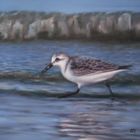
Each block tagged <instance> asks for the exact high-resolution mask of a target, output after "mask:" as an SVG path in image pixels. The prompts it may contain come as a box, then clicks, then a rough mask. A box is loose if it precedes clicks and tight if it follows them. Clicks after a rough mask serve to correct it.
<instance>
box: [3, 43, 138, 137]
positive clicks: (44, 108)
mask: <svg viewBox="0 0 140 140" xmlns="http://www.w3.org/2000/svg"><path fill="white" fill-rule="evenodd" d="M0 50H1V51H0V66H1V67H0V139H1V140H19V139H20V140H22V139H30V140H46V139H60V140H65V139H67V140H93V139H96V140H104V139H106V140H108V139H110V140H112V139H115V140H117V139H124V140H128V139H130V140H134V139H137V140H138V139H139V137H140V125H139V123H140V120H139V118H140V108H139V107H140V61H139V60H140V43H111V42H110V43H93V42H80V41H33V42H19V43H0ZM56 52H66V53H68V54H70V55H89V56H92V57H96V58H100V59H104V60H106V61H109V62H112V63H116V64H120V65H121V64H132V65H133V67H132V69H131V70H129V71H128V72H126V73H122V74H120V75H118V76H117V77H116V78H114V79H113V80H112V84H113V86H112V89H113V91H114V93H115V95H116V99H115V100H111V99H110V98H109V93H108V91H107V89H106V88H105V87H104V85H102V84H100V85H93V86H91V87H85V88H83V89H82V90H81V92H80V94H79V95H77V96H74V97H70V98H65V99H59V98H57V97H56V96H57V95H60V94H66V92H68V91H74V90H75V85H74V84H72V83H69V82H68V81H66V80H65V79H63V78H62V76H61V74H60V73H59V70H58V69H57V68H56V69H55V68H53V69H52V70H50V71H49V73H48V74H46V75H44V76H43V77H40V76H39V75H38V73H39V72H40V71H41V70H42V69H43V68H44V66H45V64H46V63H48V62H49V61H50V59H51V56H52V54H53V53H56Z"/></svg>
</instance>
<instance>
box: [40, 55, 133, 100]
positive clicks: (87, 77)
mask: <svg viewBox="0 0 140 140" xmlns="http://www.w3.org/2000/svg"><path fill="white" fill-rule="evenodd" d="M52 66H58V67H59V68H60V71H61V73H62V75H63V76H64V78H66V79H67V80H69V81H71V82H73V83H76V84H77V90H76V91H75V92H73V93H71V94H66V95H63V97H68V96H71V95H75V94H77V93H79V91H80V88H81V87H83V86H85V85H90V84H96V83H100V82H104V83H105V85H106V87H107V88H108V90H109V92H110V94H111V95H112V96H113V92H112V90H111V87H110V85H109V84H108V83H107V82H106V81H107V80H108V79H110V78H112V77H113V76H114V75H116V74H117V73H120V72H122V71H126V70H127V69H128V68H129V67H130V66H131V65H125V66H118V65H115V64H111V63H107V62H104V61H101V60H99V59H94V58H88V57H83V56H69V55H66V54H64V53H59V54H54V55H53V56H52V59H51V63H50V64H48V65H47V66H46V67H45V68H44V69H43V70H42V71H41V73H45V72H46V71H47V70H49V69H50V68H51V67H52Z"/></svg>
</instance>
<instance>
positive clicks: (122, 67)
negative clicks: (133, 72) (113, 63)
mask: <svg viewBox="0 0 140 140" xmlns="http://www.w3.org/2000/svg"><path fill="white" fill-rule="evenodd" d="M131 67H132V65H124V66H119V68H118V69H119V70H120V69H129V68H131Z"/></svg>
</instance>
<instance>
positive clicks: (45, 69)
mask: <svg viewBox="0 0 140 140" xmlns="http://www.w3.org/2000/svg"><path fill="white" fill-rule="evenodd" d="M52 66H53V64H52V63H50V64H48V65H47V66H46V67H45V68H44V69H43V70H42V71H41V74H44V73H45V72H47V71H48V70H49V69H50V68H51V67H52Z"/></svg>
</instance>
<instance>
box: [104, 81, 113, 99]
mask: <svg viewBox="0 0 140 140" xmlns="http://www.w3.org/2000/svg"><path fill="white" fill-rule="evenodd" d="M105 85H106V87H107V88H108V90H109V93H110V95H111V96H112V97H113V96H114V94H113V92H112V90H111V86H110V85H109V84H108V83H105Z"/></svg>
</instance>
